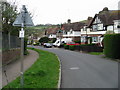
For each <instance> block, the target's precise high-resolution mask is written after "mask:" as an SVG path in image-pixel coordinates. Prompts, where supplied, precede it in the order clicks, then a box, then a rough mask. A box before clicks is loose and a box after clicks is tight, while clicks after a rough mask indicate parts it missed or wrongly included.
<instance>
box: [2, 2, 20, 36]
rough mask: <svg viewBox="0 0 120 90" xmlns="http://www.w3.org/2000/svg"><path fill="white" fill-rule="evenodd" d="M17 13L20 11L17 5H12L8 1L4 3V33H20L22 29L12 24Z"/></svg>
mask: <svg viewBox="0 0 120 90" xmlns="http://www.w3.org/2000/svg"><path fill="white" fill-rule="evenodd" d="M17 15H18V12H17V6H16V5H11V4H10V3H8V2H3V3H2V30H3V32H4V33H6V34H8V33H11V34H13V35H18V30H19V29H20V27H14V26H12V24H13V22H14V21H15V19H16V16H17Z"/></svg>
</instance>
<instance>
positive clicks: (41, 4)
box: [7, 0, 120, 25]
mask: <svg viewBox="0 0 120 90" xmlns="http://www.w3.org/2000/svg"><path fill="white" fill-rule="evenodd" d="M7 1H9V2H14V1H15V2H16V5H17V6H18V10H20V9H21V8H22V5H26V7H27V9H28V11H30V12H31V13H32V15H33V18H32V19H33V22H34V24H35V25H37V24H48V23H49V24H61V23H65V22H67V20H68V19H71V22H78V21H82V20H86V19H87V18H88V17H89V16H91V17H94V15H95V14H97V13H99V11H101V10H103V8H104V7H108V9H109V10H117V9H118V2H119V1H120V0H7Z"/></svg>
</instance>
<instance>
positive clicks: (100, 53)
mask: <svg viewBox="0 0 120 90" xmlns="http://www.w3.org/2000/svg"><path fill="white" fill-rule="evenodd" d="M89 54H91V55H102V54H103V52H90V53H89Z"/></svg>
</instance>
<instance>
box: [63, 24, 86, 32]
mask: <svg viewBox="0 0 120 90" xmlns="http://www.w3.org/2000/svg"><path fill="white" fill-rule="evenodd" d="M84 25H85V23H81V22H75V23H70V24H63V26H62V30H66V31H69V30H70V29H72V30H73V31H80V29H81V28H82V27H83V26H84Z"/></svg>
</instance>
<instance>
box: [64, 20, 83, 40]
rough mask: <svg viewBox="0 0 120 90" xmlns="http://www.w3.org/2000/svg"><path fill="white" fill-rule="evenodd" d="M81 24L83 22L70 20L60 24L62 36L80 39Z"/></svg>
mask: <svg viewBox="0 0 120 90" xmlns="http://www.w3.org/2000/svg"><path fill="white" fill-rule="evenodd" d="M83 26H84V23H81V22H74V23H71V21H70V20H68V23H67V24H63V25H62V30H63V38H69V39H72V41H80V38H81V32H80V30H81V28H82V27H83Z"/></svg>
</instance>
